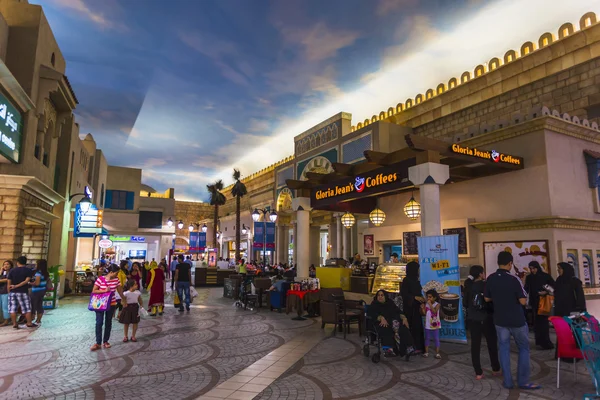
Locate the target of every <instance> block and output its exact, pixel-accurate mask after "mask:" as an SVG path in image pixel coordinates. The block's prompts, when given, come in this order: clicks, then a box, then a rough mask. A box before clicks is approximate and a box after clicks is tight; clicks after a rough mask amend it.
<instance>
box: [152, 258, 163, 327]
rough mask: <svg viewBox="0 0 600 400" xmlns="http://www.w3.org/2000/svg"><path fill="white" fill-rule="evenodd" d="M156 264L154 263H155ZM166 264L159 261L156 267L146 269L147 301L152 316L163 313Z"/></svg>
mask: <svg viewBox="0 0 600 400" xmlns="http://www.w3.org/2000/svg"><path fill="white" fill-rule="evenodd" d="M155 265H156V263H155ZM164 267H166V265H165V264H164V263H162V262H161V263H160V265H159V266H158V267H156V266H154V267H150V271H148V280H149V282H148V290H149V291H150V300H149V301H148V307H151V309H152V313H151V314H150V315H151V316H152V317H155V316H156V313H157V312H158V315H163V307H164V305H165V272H164V271H165V269H164Z"/></svg>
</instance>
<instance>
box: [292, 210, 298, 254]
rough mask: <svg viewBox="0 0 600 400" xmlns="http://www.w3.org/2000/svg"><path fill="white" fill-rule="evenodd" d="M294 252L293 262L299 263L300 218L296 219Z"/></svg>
mask: <svg viewBox="0 0 600 400" xmlns="http://www.w3.org/2000/svg"><path fill="white" fill-rule="evenodd" d="M293 232H294V243H293V244H294V252H293V254H292V262H293V263H294V265H296V264H298V220H296V221H294V230H293Z"/></svg>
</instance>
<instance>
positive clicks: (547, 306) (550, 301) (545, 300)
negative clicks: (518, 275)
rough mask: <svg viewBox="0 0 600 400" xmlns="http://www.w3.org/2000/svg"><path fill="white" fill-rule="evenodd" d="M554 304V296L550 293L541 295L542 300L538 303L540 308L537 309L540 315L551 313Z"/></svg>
mask: <svg viewBox="0 0 600 400" xmlns="http://www.w3.org/2000/svg"><path fill="white" fill-rule="evenodd" d="M553 305H554V296H552V295H549V294H547V295H544V296H540V302H539V304H538V309H537V313H538V315H551V314H552V306H553Z"/></svg>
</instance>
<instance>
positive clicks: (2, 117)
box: [0, 93, 23, 163]
mask: <svg viewBox="0 0 600 400" xmlns="http://www.w3.org/2000/svg"><path fill="white" fill-rule="evenodd" d="M22 134H23V118H22V115H21V113H20V112H19V111H18V110H17V109H16V108H15V107H14V106H13V105H12V104H11V103H10V102H9V101H8V99H7V98H6V97H5V96H4V95H3V94H2V93H0V155H3V156H4V157H6V158H7V159H9V160H10V161H12V162H14V163H18V162H19V158H20V157H19V156H20V154H21V136H22Z"/></svg>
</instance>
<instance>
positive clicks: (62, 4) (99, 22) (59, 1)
mask: <svg viewBox="0 0 600 400" xmlns="http://www.w3.org/2000/svg"><path fill="white" fill-rule="evenodd" d="M51 2H52V3H54V4H55V5H56V6H57V7H59V8H62V9H66V10H70V11H73V12H75V13H77V14H79V15H81V16H83V17H84V18H86V19H88V20H90V21H91V22H93V23H94V24H95V25H96V26H98V27H100V28H102V29H118V30H125V29H126V26H125V25H124V24H121V23H117V22H115V20H114V19H113V18H110V17H106V16H105V14H104V13H102V12H98V11H94V10H92V9H91V8H90V7H88V5H87V4H86V2H84V0H51ZM94 4H98V3H94ZM101 4H103V6H104V7H106V6H107V5H109V7H111V8H112V9H113V10H114V7H116V3H113V2H102V3H101Z"/></svg>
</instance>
